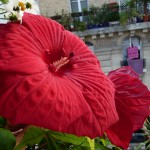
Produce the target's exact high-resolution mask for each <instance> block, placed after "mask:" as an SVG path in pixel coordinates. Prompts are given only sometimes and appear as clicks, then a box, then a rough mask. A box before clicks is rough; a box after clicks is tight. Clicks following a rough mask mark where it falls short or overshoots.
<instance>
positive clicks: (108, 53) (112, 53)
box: [75, 23, 150, 89]
mask: <svg viewBox="0 0 150 150" xmlns="http://www.w3.org/2000/svg"><path fill="white" fill-rule="evenodd" d="M149 31H150V23H137V24H131V25H127V26H117V27H106V28H99V29H91V30H86V31H85V32H75V34H76V35H78V36H79V37H80V38H81V39H83V40H84V41H89V42H91V43H93V46H94V52H95V54H96V56H97V58H98V59H99V61H100V63H101V66H102V70H103V71H104V73H105V74H108V72H109V71H111V70H114V69H117V68H120V67H121V63H120V62H121V61H122V60H123V53H122V43H123V41H124V39H125V38H126V37H130V36H138V37H139V38H140V40H141V42H142V47H141V56H142V58H145V60H146V67H145V68H144V69H143V71H144V72H143V74H141V75H140V77H141V80H143V82H144V83H145V84H146V85H147V86H148V87H149V89H150V79H149V77H150V36H149Z"/></svg>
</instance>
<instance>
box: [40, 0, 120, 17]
mask: <svg viewBox="0 0 150 150" xmlns="http://www.w3.org/2000/svg"><path fill="white" fill-rule="evenodd" d="M74 1H78V0H74ZM83 1H84V0H83ZM72 2H73V1H72ZM86 2H87V5H88V8H89V7H90V6H92V5H94V6H101V5H102V4H104V3H111V2H118V1H117V0H116V1H115V0H87V1H86ZM39 7H40V12H41V14H42V15H44V16H47V17H51V16H55V15H56V14H61V12H62V10H64V11H65V12H72V10H71V0H62V1H61V0H39Z"/></svg>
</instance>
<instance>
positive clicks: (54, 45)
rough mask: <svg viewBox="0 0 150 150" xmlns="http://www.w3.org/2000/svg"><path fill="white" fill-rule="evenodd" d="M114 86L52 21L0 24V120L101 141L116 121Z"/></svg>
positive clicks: (32, 17)
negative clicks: (5, 119) (97, 137)
mask: <svg viewBox="0 0 150 150" xmlns="http://www.w3.org/2000/svg"><path fill="white" fill-rule="evenodd" d="M114 93H115V89H114V85H113V83H112V82H111V81H110V79H109V78H108V77H107V76H106V75H104V73H103V72H102V71H101V69H100V65H99V62H98V60H97V58H96V57H95V56H94V54H93V53H92V52H91V51H90V50H89V49H88V47H87V46H86V45H85V44H84V42H83V41H81V40H80V39H79V38H78V37H77V36H75V35H74V34H73V33H70V32H68V31H66V30H64V28H63V27H62V26H61V25H59V24H58V23H56V22H55V21H53V20H50V19H47V18H44V17H42V16H38V15H37V16H36V15H31V14H27V13H26V14H25V15H24V17H23V23H22V24H21V25H20V24H17V23H9V24H5V25H0V115H2V116H4V117H6V118H8V120H9V121H10V122H11V123H12V124H32V125H37V126H41V127H45V128H49V129H52V130H57V131H62V132H67V133H73V134H76V135H79V136H81V135H83V136H84V135H86V136H89V137H91V138H94V137H96V136H102V135H103V133H104V131H105V130H106V129H107V128H109V127H110V126H111V125H112V124H114V123H115V122H116V121H117V120H118V114H117V112H116V108H115V102H114Z"/></svg>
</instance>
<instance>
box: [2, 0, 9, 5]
mask: <svg viewBox="0 0 150 150" xmlns="http://www.w3.org/2000/svg"><path fill="white" fill-rule="evenodd" d="M0 2H1V3H3V4H7V3H8V2H9V0H0Z"/></svg>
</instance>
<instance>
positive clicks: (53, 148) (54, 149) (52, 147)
mask: <svg viewBox="0 0 150 150" xmlns="http://www.w3.org/2000/svg"><path fill="white" fill-rule="evenodd" d="M46 140H47V146H48V150H59V149H60V148H59V146H58V145H57V144H56V143H55V141H54V139H53V138H52V137H51V136H50V134H47V136H46Z"/></svg>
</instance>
